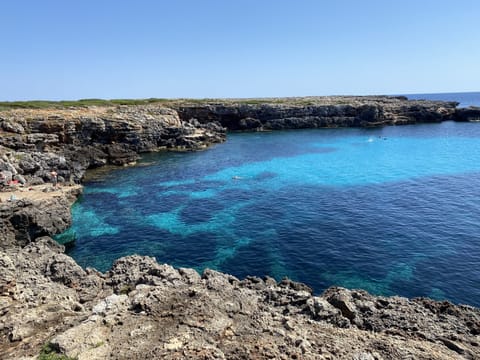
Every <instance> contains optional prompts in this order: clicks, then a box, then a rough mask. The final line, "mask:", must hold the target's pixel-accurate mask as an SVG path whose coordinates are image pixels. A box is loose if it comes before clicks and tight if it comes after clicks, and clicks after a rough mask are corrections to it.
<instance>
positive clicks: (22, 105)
mask: <svg viewBox="0 0 480 360" xmlns="http://www.w3.org/2000/svg"><path fill="white" fill-rule="evenodd" d="M168 102H171V100H168V99H156V98H151V99H112V100H104V99H81V100H61V101H49V100H31V101H0V110H11V109H52V108H53V109H65V108H69V107H85V106H113V105H147V104H153V103H168Z"/></svg>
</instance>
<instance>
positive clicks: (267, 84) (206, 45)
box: [0, 0, 480, 100]
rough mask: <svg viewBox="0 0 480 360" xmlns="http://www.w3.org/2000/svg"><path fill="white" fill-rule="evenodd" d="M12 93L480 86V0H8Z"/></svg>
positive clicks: (5, 83)
mask: <svg viewBox="0 0 480 360" xmlns="http://www.w3.org/2000/svg"><path fill="white" fill-rule="evenodd" d="M0 37H1V42H0V100H23V99H51V100H59V99H79V98H147V97H165V98H176V97H196V98H203V97H262V96H266V97H269V96H304V95H332V94H360V95H366V94H398V93H425V92H426V93H429V92H457V91H480V1H478V0H455V1H452V0H449V1H446V0H436V1H435V0H397V1H395V0H392V1H390V0H377V1H374V0H363V1H362V0H328V1H327V0H324V1H322V0H295V1H294V0H158V1H154V0H151V1H148V0H136V1H133V0H131V1H123V0H115V1H114V0H111V1H110V0H103V1H102V0H95V1H93V0H77V1H70V0H42V1H40V0H5V1H2V3H1V6H0Z"/></svg>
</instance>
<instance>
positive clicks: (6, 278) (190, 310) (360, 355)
mask: <svg viewBox="0 0 480 360" xmlns="http://www.w3.org/2000/svg"><path fill="white" fill-rule="evenodd" d="M62 250H63V249H62V247H61V246H59V245H57V244H55V243H54V242H53V241H52V240H51V239H49V238H47V237H43V238H40V239H38V240H37V241H36V242H34V243H30V244H29V245H27V246H26V247H24V248H23V249H21V251H11V250H4V251H0V263H1V264H2V267H3V269H4V271H2V273H1V275H0V289H1V294H0V303H1V305H2V306H1V309H2V317H1V319H0V336H1V339H2V341H1V344H0V353H1V354H3V357H2V358H5V359H8V358H9V359H16V358H20V357H22V356H33V355H35V354H38V353H39V351H40V350H39V349H40V347H41V346H42V345H43V344H45V343H48V344H49V348H50V349H51V351H53V352H55V353H58V354H63V355H67V356H69V357H71V358H77V359H79V360H82V359H106V358H109V359H159V358H162V359H163V358H165V359H197V358H201V359H267V358H274V359H292V358H293V359H295V358H296V359H401V358H413V359H455V358H459V359H460V358H470V359H474V358H478V356H480V348H479V347H480V346H479V341H480V338H479V333H480V311H479V310H478V309H475V308H472V307H468V306H455V305H452V304H450V303H448V302H442V303H438V302H434V301H432V300H428V299H414V300H408V299H405V298H400V297H375V296H372V295H369V294H368V293H366V292H364V291H356V290H346V289H343V288H331V289H328V290H327V291H326V292H325V293H324V294H323V295H321V296H313V295H312V293H311V290H310V289H309V288H308V287H307V286H305V285H303V284H299V283H295V282H292V281H290V280H283V281H281V282H276V281H275V280H274V279H272V278H268V277H267V278H265V279H260V278H256V277H249V278H246V279H244V280H239V279H237V278H235V277H233V276H231V275H227V274H222V273H218V272H216V271H212V270H206V271H205V272H204V273H203V274H201V275H199V274H198V273H197V272H195V271H194V270H192V269H175V268H173V267H171V266H169V265H160V264H158V263H157V262H156V261H155V259H153V258H150V257H141V256H129V257H125V258H121V259H119V260H117V262H116V263H115V264H114V266H113V267H112V269H111V270H110V271H109V272H108V273H106V274H100V273H98V272H96V271H94V270H92V269H87V270H83V269H82V268H80V267H79V266H78V265H77V264H76V263H75V262H74V261H73V260H72V259H71V258H69V257H68V256H66V255H64V254H63V252H62Z"/></svg>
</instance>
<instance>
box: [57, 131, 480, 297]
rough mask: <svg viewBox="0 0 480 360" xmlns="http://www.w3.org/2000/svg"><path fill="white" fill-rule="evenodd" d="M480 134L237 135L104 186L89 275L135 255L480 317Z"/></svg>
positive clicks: (89, 232)
mask: <svg viewBox="0 0 480 360" xmlns="http://www.w3.org/2000/svg"><path fill="white" fill-rule="evenodd" d="M479 149H480V124H473V123H454V122H445V123H441V124H430V125H415V126H401V127H385V128H381V129H321V130H305V131H303V130H302V131H298V130H297V131H281V132H272V133H248V134H231V135H229V139H228V141H227V142H226V143H224V144H220V145H217V146H214V147H212V148H211V149H209V150H206V151H203V152H197V153H159V154H151V155H148V156H145V157H144V159H143V160H142V163H141V164H139V166H135V167H130V168H124V169H116V170H112V171H110V172H108V173H104V174H101V175H99V176H97V177H95V178H93V179H92V180H90V181H88V182H87V183H86V184H85V191H84V195H83V196H82V197H81V198H80V199H79V201H78V202H77V203H76V204H75V205H74V207H73V219H74V222H73V226H72V228H71V229H69V230H68V232H67V234H65V236H66V237H69V236H70V235H72V234H73V233H74V234H75V237H76V245H75V246H74V247H73V248H71V249H70V250H69V254H70V255H71V256H73V257H74V258H75V260H76V261H77V262H78V263H79V264H80V265H82V266H91V267H95V268H97V269H99V270H101V271H105V270H107V269H108V268H109V267H110V266H111V264H112V263H113V261H114V260H115V259H117V258H119V257H121V256H124V255H129V254H133V253H137V254H141V255H149V256H155V257H156V258H157V260H158V261H159V262H161V263H163V262H165V263H170V264H172V265H174V266H182V267H193V268H196V269H198V270H199V271H201V270H202V269H204V268H206V267H209V268H214V269H217V270H221V271H224V272H228V273H231V274H233V275H235V276H238V277H244V276H246V275H258V276H263V275H270V276H273V277H275V278H277V279H279V278H282V277H284V276H288V277H290V278H292V279H294V280H298V281H302V282H305V283H307V284H308V285H310V286H311V287H313V288H314V290H315V292H317V293H318V292H321V291H322V290H324V289H325V288H326V287H328V286H330V285H340V286H345V287H348V288H362V289H366V290H368V291H370V292H372V293H374V294H382V295H392V294H400V295H403V296H408V297H415V296H429V297H432V298H436V299H448V300H451V301H453V302H456V303H467V304H471V305H476V306H480V287H479V286H478V285H479V284H480V268H479V267H478V264H480V190H479V189H480V151H479Z"/></svg>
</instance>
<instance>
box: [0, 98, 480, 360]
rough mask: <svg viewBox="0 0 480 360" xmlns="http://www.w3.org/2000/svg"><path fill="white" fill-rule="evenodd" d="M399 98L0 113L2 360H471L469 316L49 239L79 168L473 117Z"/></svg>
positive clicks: (92, 105)
mask: <svg viewBox="0 0 480 360" xmlns="http://www.w3.org/2000/svg"><path fill="white" fill-rule="evenodd" d="M457 105H458V104H457V103H455V102H442V101H423V100H416V101H410V100H407V99H406V98H404V97H385V96H372V97H347V96H337V97H307V98H278V99H276V98H272V99H206V100H188V99H181V100H162V99H148V100H137V101H133V100H132V101H129V100H122V101H120V100H119V101H103V100H84V101H79V102H63V103H62V102H59V103H51V102H29V103H0V173H1V174H2V179H0V181H1V182H2V183H3V185H1V186H2V189H1V192H0V229H1V232H0V265H1V267H2V271H1V272H0V311H1V317H0V358H2V359H35V358H39V359H47V358H48V359H70V358H71V359H107V358H109V359H156V358H167V359H182V358H185V359H196V358H201V359H264V358H265V359H266V358H278V359H365V360H369V359H464V358H466V359H476V358H480V309H477V308H474V307H471V306H467V305H455V304H451V303H449V302H446V301H443V302H438V301H434V300H431V299H427V298H418V299H406V298H401V297H396V296H394V297H382V296H373V295H370V294H368V293H367V292H365V291H363V290H347V289H343V288H338V287H332V288H329V289H327V290H326V291H325V292H324V293H323V294H322V295H320V296H315V295H313V292H312V289H310V288H309V287H308V286H307V285H304V284H301V283H296V282H293V281H290V280H288V279H284V280H282V281H279V282H278V281H276V280H274V279H272V278H269V277H265V278H257V277H247V278H246V279H237V278H235V277H233V276H231V275H228V274H222V273H219V272H216V271H213V270H206V271H205V272H204V273H203V274H198V273H197V272H196V271H194V270H192V269H175V268H173V267H171V266H169V265H166V264H163V265H162V264H159V263H157V262H156V260H155V259H154V258H151V257H144V256H143V257H142V256H137V255H132V256H128V257H124V258H121V259H118V260H117V261H116V262H115V264H114V265H113V267H112V269H111V270H110V271H108V272H107V273H100V272H98V271H96V270H95V269H90V268H87V269H83V268H81V267H80V266H79V265H78V264H76V263H75V261H74V260H73V259H72V258H70V257H69V256H67V255H65V254H64V246H62V245H59V244H58V243H56V242H55V241H54V240H52V238H51V237H52V236H53V235H55V234H58V233H60V232H62V231H64V230H65V229H67V228H68V227H69V225H70V223H71V214H70V207H71V205H72V204H73V203H74V202H75V200H76V199H77V197H78V196H79V194H80V193H81V191H82V186H81V182H82V179H83V178H84V176H85V173H86V171H87V170H88V169H92V168H98V167H102V166H106V165H113V166H125V165H129V164H133V163H135V161H137V160H138V159H139V157H140V156H141V154H142V153H146V152H152V151H196V150H201V149H205V148H207V147H208V146H209V145H211V144H214V143H218V142H222V141H225V140H226V138H227V131H271V130H278V129H299V128H331V127H376V126H386V125H406V124H415V123H432V122H441V121H448V120H453V121H479V120H480V108H473V107H472V108H463V109H461V108H458V107H457Z"/></svg>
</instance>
